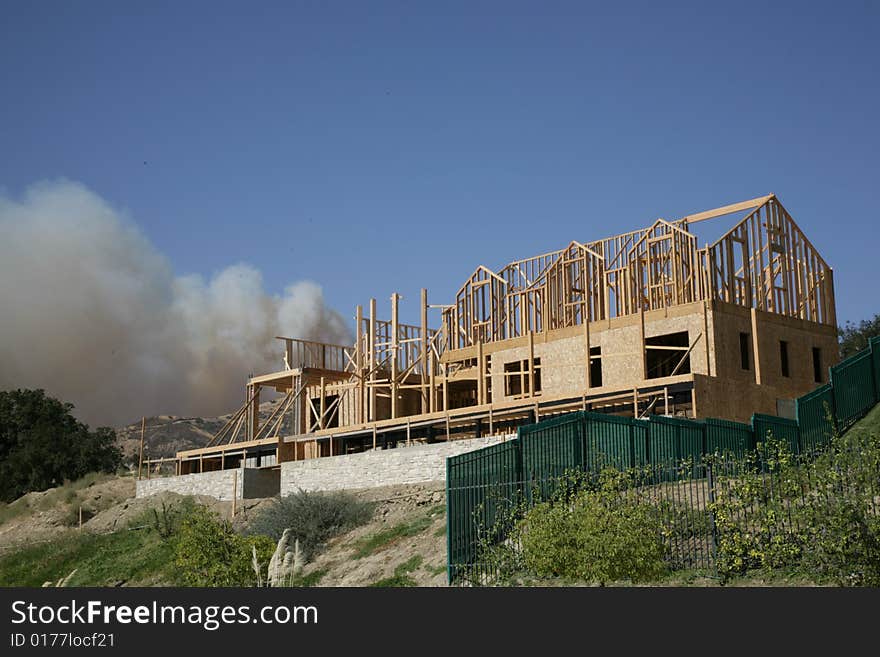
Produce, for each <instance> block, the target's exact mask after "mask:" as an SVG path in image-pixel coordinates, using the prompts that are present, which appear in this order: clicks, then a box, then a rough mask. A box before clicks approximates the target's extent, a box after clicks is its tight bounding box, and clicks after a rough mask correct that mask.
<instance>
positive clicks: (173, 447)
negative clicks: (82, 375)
mask: <svg viewBox="0 0 880 657" xmlns="http://www.w3.org/2000/svg"><path fill="white" fill-rule="evenodd" d="M277 403H278V400H274V401H268V402H264V403H262V404H260V417H261V418H262V419H263V420H265V419H266V418H268V416H269V414H270V413H271V412H272V410H274V408H275V405H276V404H277ZM232 415H233V414H232V413H227V414H226V415H221V416H219V417H178V416H176V415H157V416H154V417H148V418H147V422H146V430H145V431H144V458H145V459H154V458H167V457H171V456H174V455H175V454H176V453H177V452H180V451H182V450H186V449H198V448H199V447H204V446H205V445H207V444H208V442H209V441H210V440H211V438H212V437H213V436H214V435H215V434H216V433H217V432H218V431H220V429H222V428H223V425H224V424H226V422H227V420H229V418H230V417H232ZM241 433H242V435H243V434H244V429H242V431H241ZM116 441H117V444H118V445H119V446H120V448H121V449H122V452H123V454H125V459H126V462H129V463H132V464H137V461H138V451H139V449H140V444H141V421H140V420H138V421H136V422H132V423H131V424H128V425H126V426H124V427H118V428H117V429H116Z"/></svg>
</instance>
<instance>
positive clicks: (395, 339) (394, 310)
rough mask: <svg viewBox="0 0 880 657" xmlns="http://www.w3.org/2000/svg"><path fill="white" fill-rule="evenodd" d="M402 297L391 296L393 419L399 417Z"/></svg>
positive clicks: (397, 295)
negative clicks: (398, 395)
mask: <svg viewBox="0 0 880 657" xmlns="http://www.w3.org/2000/svg"><path fill="white" fill-rule="evenodd" d="M399 300H400V295H399V294H398V293H397V292H395V293H394V294H392V295H391V417H392V418H396V417H397V390H398V385H399V382H398V380H397V377H398V371H397V358H398V355H399V353H398V350H399V349H400V336H399V335H398V333H399V331H400V329H399V324H398V301H399Z"/></svg>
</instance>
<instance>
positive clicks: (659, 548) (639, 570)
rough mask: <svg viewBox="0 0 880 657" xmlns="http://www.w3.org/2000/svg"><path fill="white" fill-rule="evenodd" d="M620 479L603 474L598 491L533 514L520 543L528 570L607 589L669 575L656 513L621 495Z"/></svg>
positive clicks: (570, 494)
mask: <svg viewBox="0 0 880 657" xmlns="http://www.w3.org/2000/svg"><path fill="white" fill-rule="evenodd" d="M620 476H621V475H620V473H616V474H615V473H611V472H607V473H603V477H602V480H601V484H600V486H599V488H598V489H597V490H590V489H584V490H581V491H578V492H568V493H567V494H566V495H565V497H564V498H558V499H555V500H553V501H550V502H544V503H541V504H538V505H537V506H535V507H533V508H532V509H530V510H529V511H528V512H527V513H526V514H525V517H524V518H523V520H522V521H521V522H520V523H519V525H518V528H517V531H516V538H517V539H518V540H519V542H520V544H521V546H522V559H523V563H524V565H525V567H526V569H527V570H529V571H531V572H532V573H534V574H535V575H538V576H539V577H563V578H567V579H571V580H584V581H588V582H597V583H599V584H606V583H610V582H614V581H618V580H631V581H632V582H634V583H639V582H647V581H652V580H655V579H657V578H659V577H660V576H661V575H663V574H664V573H665V572H666V564H665V563H664V557H665V554H666V548H665V547H664V544H663V536H662V524H661V521H660V518H659V516H658V514H657V511H656V509H655V508H653V507H652V506H651V505H649V504H643V503H639V502H637V501H634V500H628V499H626V497H625V496H623V495H621V494H620V487H621V484H622V482H621V480H620Z"/></svg>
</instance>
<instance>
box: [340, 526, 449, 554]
mask: <svg viewBox="0 0 880 657" xmlns="http://www.w3.org/2000/svg"><path fill="white" fill-rule="evenodd" d="M432 522H433V520H432V518H431V517H430V516H420V517H418V518H416V519H415V520H413V521H412V522H404V523H400V524H399V525H394V526H393V527H389V528H388V529H382V530H380V531H378V532H376V533H375V534H370V535H369V536H365V537H364V538H362V539H361V540H359V541H358V542H357V543H355V553H354V558H355V559H361V558H363V557H366V556H369V555H371V554H373V553H374V552H377V551H378V550H381V549H383V548H386V547H388V546H389V545H391V544H392V543H395V542H397V541H399V540H400V539H402V538H407V537H409V536H415V535H416V534H421V533H422V532H423V531H425V530H426V529H427V528H428V527H430V526H431V523H432Z"/></svg>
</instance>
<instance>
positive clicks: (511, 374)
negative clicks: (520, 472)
mask: <svg viewBox="0 0 880 657" xmlns="http://www.w3.org/2000/svg"><path fill="white" fill-rule="evenodd" d="M734 214H736V215H740V218H739V219H738V220H737V221H736V223H735V224H734V225H733V227H732V228H731V229H730V230H728V231H727V232H726V233H724V234H723V235H722V236H721V237H720V238H718V239H717V240H716V241H715V242H713V243H712V244H704V245H703V246H702V247H700V246H699V244H698V242H697V236H696V235H695V234H694V232H692V230H691V227H692V226H693V225H694V224H697V223H699V222H703V221H707V220H710V219H716V218H719V217H725V216H729V215H734ZM399 304H400V295H398V294H397V293H394V294H392V295H391V298H390V319H387V320H386V319H380V318H379V317H378V310H377V303H376V300H375V299H371V300H370V302H369V304H368V306H367V309H366V312H365V311H364V308H363V307H361V306H358V307H357V310H356V320H355V326H356V338H355V341H354V344H353V345H332V344H322V343H317V342H309V341H304V340H298V339H294V338H288V337H279V340H280V341H281V342H282V344H283V350H282V354H283V359H282V360H283V363H284V367H283V369H282V370H280V371H278V372H272V373H268V374H263V375H259V376H255V377H251V378H250V379H249V380H248V382H247V385H246V390H245V397H244V401H243V404H242V406H241V408H239V409H238V410H237V411H236V412H235V413H234V414H233V415H232V416H231V418H230V420H229V422H227V423H226V426H224V427H223V428H222V429H221V431H220V432H218V433H217V435H215V436H214V438H213V439H212V441H211V442H210V443H209V444H208V445H207V446H206V447H204V448H202V449H197V450H188V451H186V452H181V453H180V454H178V459H177V460H178V470H177V471H178V472H179V473H185V472H198V471H202V470H210V469H219V468H227V467H237V465H239V464H240V463H241V462H242V460H243V459H246V458H248V457H249V455H253V454H267V455H273V454H274V458H272V459H270V462H272V463H277V462H281V461H286V460H294V459H302V458H312V457H316V456H331V455H335V454H339V453H347V452H350V451H360V450H364V449H374V448H380V447H391V446H396V445H398V444H403V443H405V444H411V443H413V442H433V441H436V440H451V439H455V438H456V437H473V436H479V435H483V434H485V433H496V432H499V431H509V430H511V429H512V428H514V427H515V426H517V425H518V424H521V423H523V422H529V421H534V420H536V419H538V418H539V417H545V416H547V415H552V414H556V413H562V412H566V411H570V410H574V409H582V408H591V409H594V410H603V411H605V412H612V413H626V414H629V415H635V416H637V417H638V416H643V415H646V414H648V413H667V414H684V415H687V416H691V417H699V416H706V415H713V416H716V417H728V418H731V419H745V417H746V415H747V414H750V413H751V412H753V411H763V412H776V411H777V410H778V408H779V404H780V403H782V402H784V401H785V400H786V399H790V398H794V397H796V396H798V395H799V394H802V393H804V392H806V391H808V390H809V389H811V387H812V386H813V385H815V383H816V382H817V379H820V378H821V373H820V374H817V370H822V371H825V370H827V367H828V366H830V365H832V364H833V363H834V362H836V359H837V354H836V316H835V304H834V283H833V274H832V270H831V267H829V266H828V264H827V263H826V262H825V260H824V259H823V258H822V256H821V255H820V254H819V252H818V251H817V250H816V249H815V247H814V246H813V245H812V243H811V242H810V240H809V239H808V238H807V237H806V236H805V235H804V233H803V232H802V231H801V229H800V228H799V227H798V226H797V224H796V223H795V222H794V220H793V219H792V217H791V215H790V214H789V213H788V211H787V210H786V209H785V208H784V207H783V205H782V204H781V203H780V202H779V199H778V198H776V196H775V195H773V194H770V195H768V196H762V197H759V198H755V199H751V200H748V201H744V202H741V203H735V204H732V205H727V206H724V207H720V208H716V209H713V210H708V211H705V212H699V213H696V214H691V215H687V216H684V217H681V218H680V219H677V220H673V221H666V220H664V219H657V220H656V221H654V222H653V223H652V224H651V225H650V226H648V227H646V228H642V229H639V230H635V231H631V232H628V233H623V234H620V235H615V236H612V237H609V238H605V239H602V240H598V241H587V242H578V241H572V242H570V243H569V244H568V246H566V247H564V248H562V249H560V250H558V251H553V252H550V253H545V254H542V255H539V256H535V257H531V258H526V259H522V260H516V261H513V262H510V263H509V264H507V265H506V266H504V267H502V268H501V269H499V270H498V271H493V270H492V269H490V268H488V267H486V266H482V265H481V266H479V267H477V268H476V269H475V270H474V272H473V273H472V274H471V275H470V276H469V277H468V278H467V279H466V280H465V281H464V283H463V284H462V286H461V287H460V289H459V290H458V292H457V293H456V295H455V297H454V299H453V301H452V303H450V304H448V305H445V304H444V305H429V304H428V294H427V290H422V292H421V298H420V321H419V324H418V325H408V324H404V323H401V322H400V321H399ZM432 313H433V314H434V315H437V314H439V326H438V327H437V328H431V327H430V326H429V323H428V319H429V315H431V314H432ZM743 336H746V337H743ZM777 341H778V342H779V343H780V345H779V347H777V346H776V345H775V343H776V342H777ZM782 343H784V346H783V344H782ZM778 348H782V349H784V350H789V349H791V350H793V351H792V354H793V355H792V358H795V357H796V356H797V353H800V356H801V359H800V360H798V361H797V362H798V363H800V362H801V361H803V363H804V364H803V366H801V365H799V366H798V368H796V370H797V376H795V377H791V376H789V377H782V376H780V375H778V373H776V372H775V370H774V367H773V362H774V358H775V356H774V354H776V352H777V351H778ZM810 354H811V355H810ZM817 354H819V356H818V358H819V364H818V365H817ZM786 359H788V351H786ZM811 360H812V362H810V361H811ZM262 388H272V389H274V390H275V391H276V392H278V393H280V394H281V397H280V398H279V400H278V401H277V402H276V403H275V405H274V408H273V410H272V412H271V414H270V415H269V416H268V417H267V418H261V415H260V411H259V408H260V396H261V395H260V392H261V389H262Z"/></svg>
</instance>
